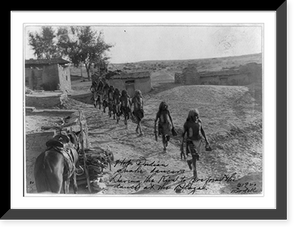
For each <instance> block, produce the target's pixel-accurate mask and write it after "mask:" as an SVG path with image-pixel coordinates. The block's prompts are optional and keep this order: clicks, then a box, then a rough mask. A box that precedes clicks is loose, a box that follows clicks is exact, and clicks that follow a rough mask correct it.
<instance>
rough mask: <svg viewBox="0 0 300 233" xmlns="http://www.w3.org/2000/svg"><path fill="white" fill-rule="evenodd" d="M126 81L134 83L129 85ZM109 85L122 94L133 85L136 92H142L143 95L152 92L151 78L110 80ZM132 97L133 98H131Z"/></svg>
mask: <svg viewBox="0 0 300 233" xmlns="http://www.w3.org/2000/svg"><path fill="white" fill-rule="evenodd" d="M126 81H132V83H131V84H127V83H126ZM107 82H108V84H109V85H112V86H114V87H115V88H118V89H119V90H120V92H121V91H122V90H126V89H127V87H128V86H130V85H132V87H133V88H134V90H140V91H141V92H142V93H148V92H149V91H151V88H152V86H151V79H150V77H149V78H135V79H108V80H107ZM131 97H132V96H131Z"/></svg>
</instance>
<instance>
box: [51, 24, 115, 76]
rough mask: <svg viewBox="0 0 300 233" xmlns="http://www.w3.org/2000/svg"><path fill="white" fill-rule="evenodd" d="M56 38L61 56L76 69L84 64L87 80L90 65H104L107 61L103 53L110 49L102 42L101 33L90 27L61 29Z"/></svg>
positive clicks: (109, 46)
mask: <svg viewBox="0 0 300 233" xmlns="http://www.w3.org/2000/svg"><path fill="white" fill-rule="evenodd" d="M57 37H58V43H57V45H58V47H60V48H61V51H62V54H63V55H65V56H67V57H69V59H70V60H71V62H72V63H73V64H74V65H75V66H76V67H78V66H79V65H80V64H84V66H85V68H86V71H87V75H88V79H89V80H90V76H91V75H90V70H91V67H92V65H97V64H103V63H105V62H106V61H107V59H108V57H107V56H106V53H105V52H106V51H109V49H110V48H111V47H112V45H109V44H107V43H105V42H104V40H103V38H102V32H96V31H93V30H92V29H91V27H90V26H79V27H70V28H66V27H61V28H59V29H58V32H57Z"/></svg>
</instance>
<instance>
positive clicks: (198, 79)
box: [175, 63, 262, 85]
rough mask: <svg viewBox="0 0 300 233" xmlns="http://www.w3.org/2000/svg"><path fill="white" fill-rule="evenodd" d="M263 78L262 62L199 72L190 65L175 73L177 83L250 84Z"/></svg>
mask: <svg viewBox="0 0 300 233" xmlns="http://www.w3.org/2000/svg"><path fill="white" fill-rule="evenodd" d="M261 79H262V64H257V63H248V64H246V65H240V66H239V67H232V68H228V69H222V70H219V71H205V72H198V71H197V69H196V66H193V65H189V66H188V67H186V68H184V69H183V70H182V73H175V83H180V84H185V85H248V84H250V83H253V82H256V81H258V80H261Z"/></svg>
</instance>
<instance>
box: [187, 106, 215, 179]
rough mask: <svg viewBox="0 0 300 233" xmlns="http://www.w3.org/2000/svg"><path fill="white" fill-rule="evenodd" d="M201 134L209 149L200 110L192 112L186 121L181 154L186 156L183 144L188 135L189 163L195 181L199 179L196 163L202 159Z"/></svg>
mask: <svg viewBox="0 0 300 233" xmlns="http://www.w3.org/2000/svg"><path fill="white" fill-rule="evenodd" d="M200 132H201V134H202V135H203V137H204V139H205V142H206V147H208V146H209V142H208V140H207V138H206V135H205V132H204V130H203V127H202V122H201V119H200V118H199V111H198V109H193V110H190V111H189V115H188V118H187V119H186V122H185V123H184V126H183V133H182V145H181V154H184V151H183V143H184V137H185V135H186V147H187V163H188V166H189V168H190V170H193V176H194V179H197V178H198V177H197V168H196V161H197V160H199V157H200V146H201V138H202V137H201V135H200ZM189 154H191V155H192V156H190V155H189Z"/></svg>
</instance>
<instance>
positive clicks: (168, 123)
mask: <svg viewBox="0 0 300 233" xmlns="http://www.w3.org/2000/svg"><path fill="white" fill-rule="evenodd" d="M157 121H158V135H161V136H162V143H163V147H164V151H165V150H166V149H167V146H168V142H169V140H170V136H171V133H172V129H173V128H174V124H173V121H172V117H171V114H170V111H169V109H168V105H167V104H166V102H164V101H163V102H161V103H160V105H159V109H158V112H157V114H156V118H155V122H154V134H155V137H156V138H157V131H156V122H157Z"/></svg>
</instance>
